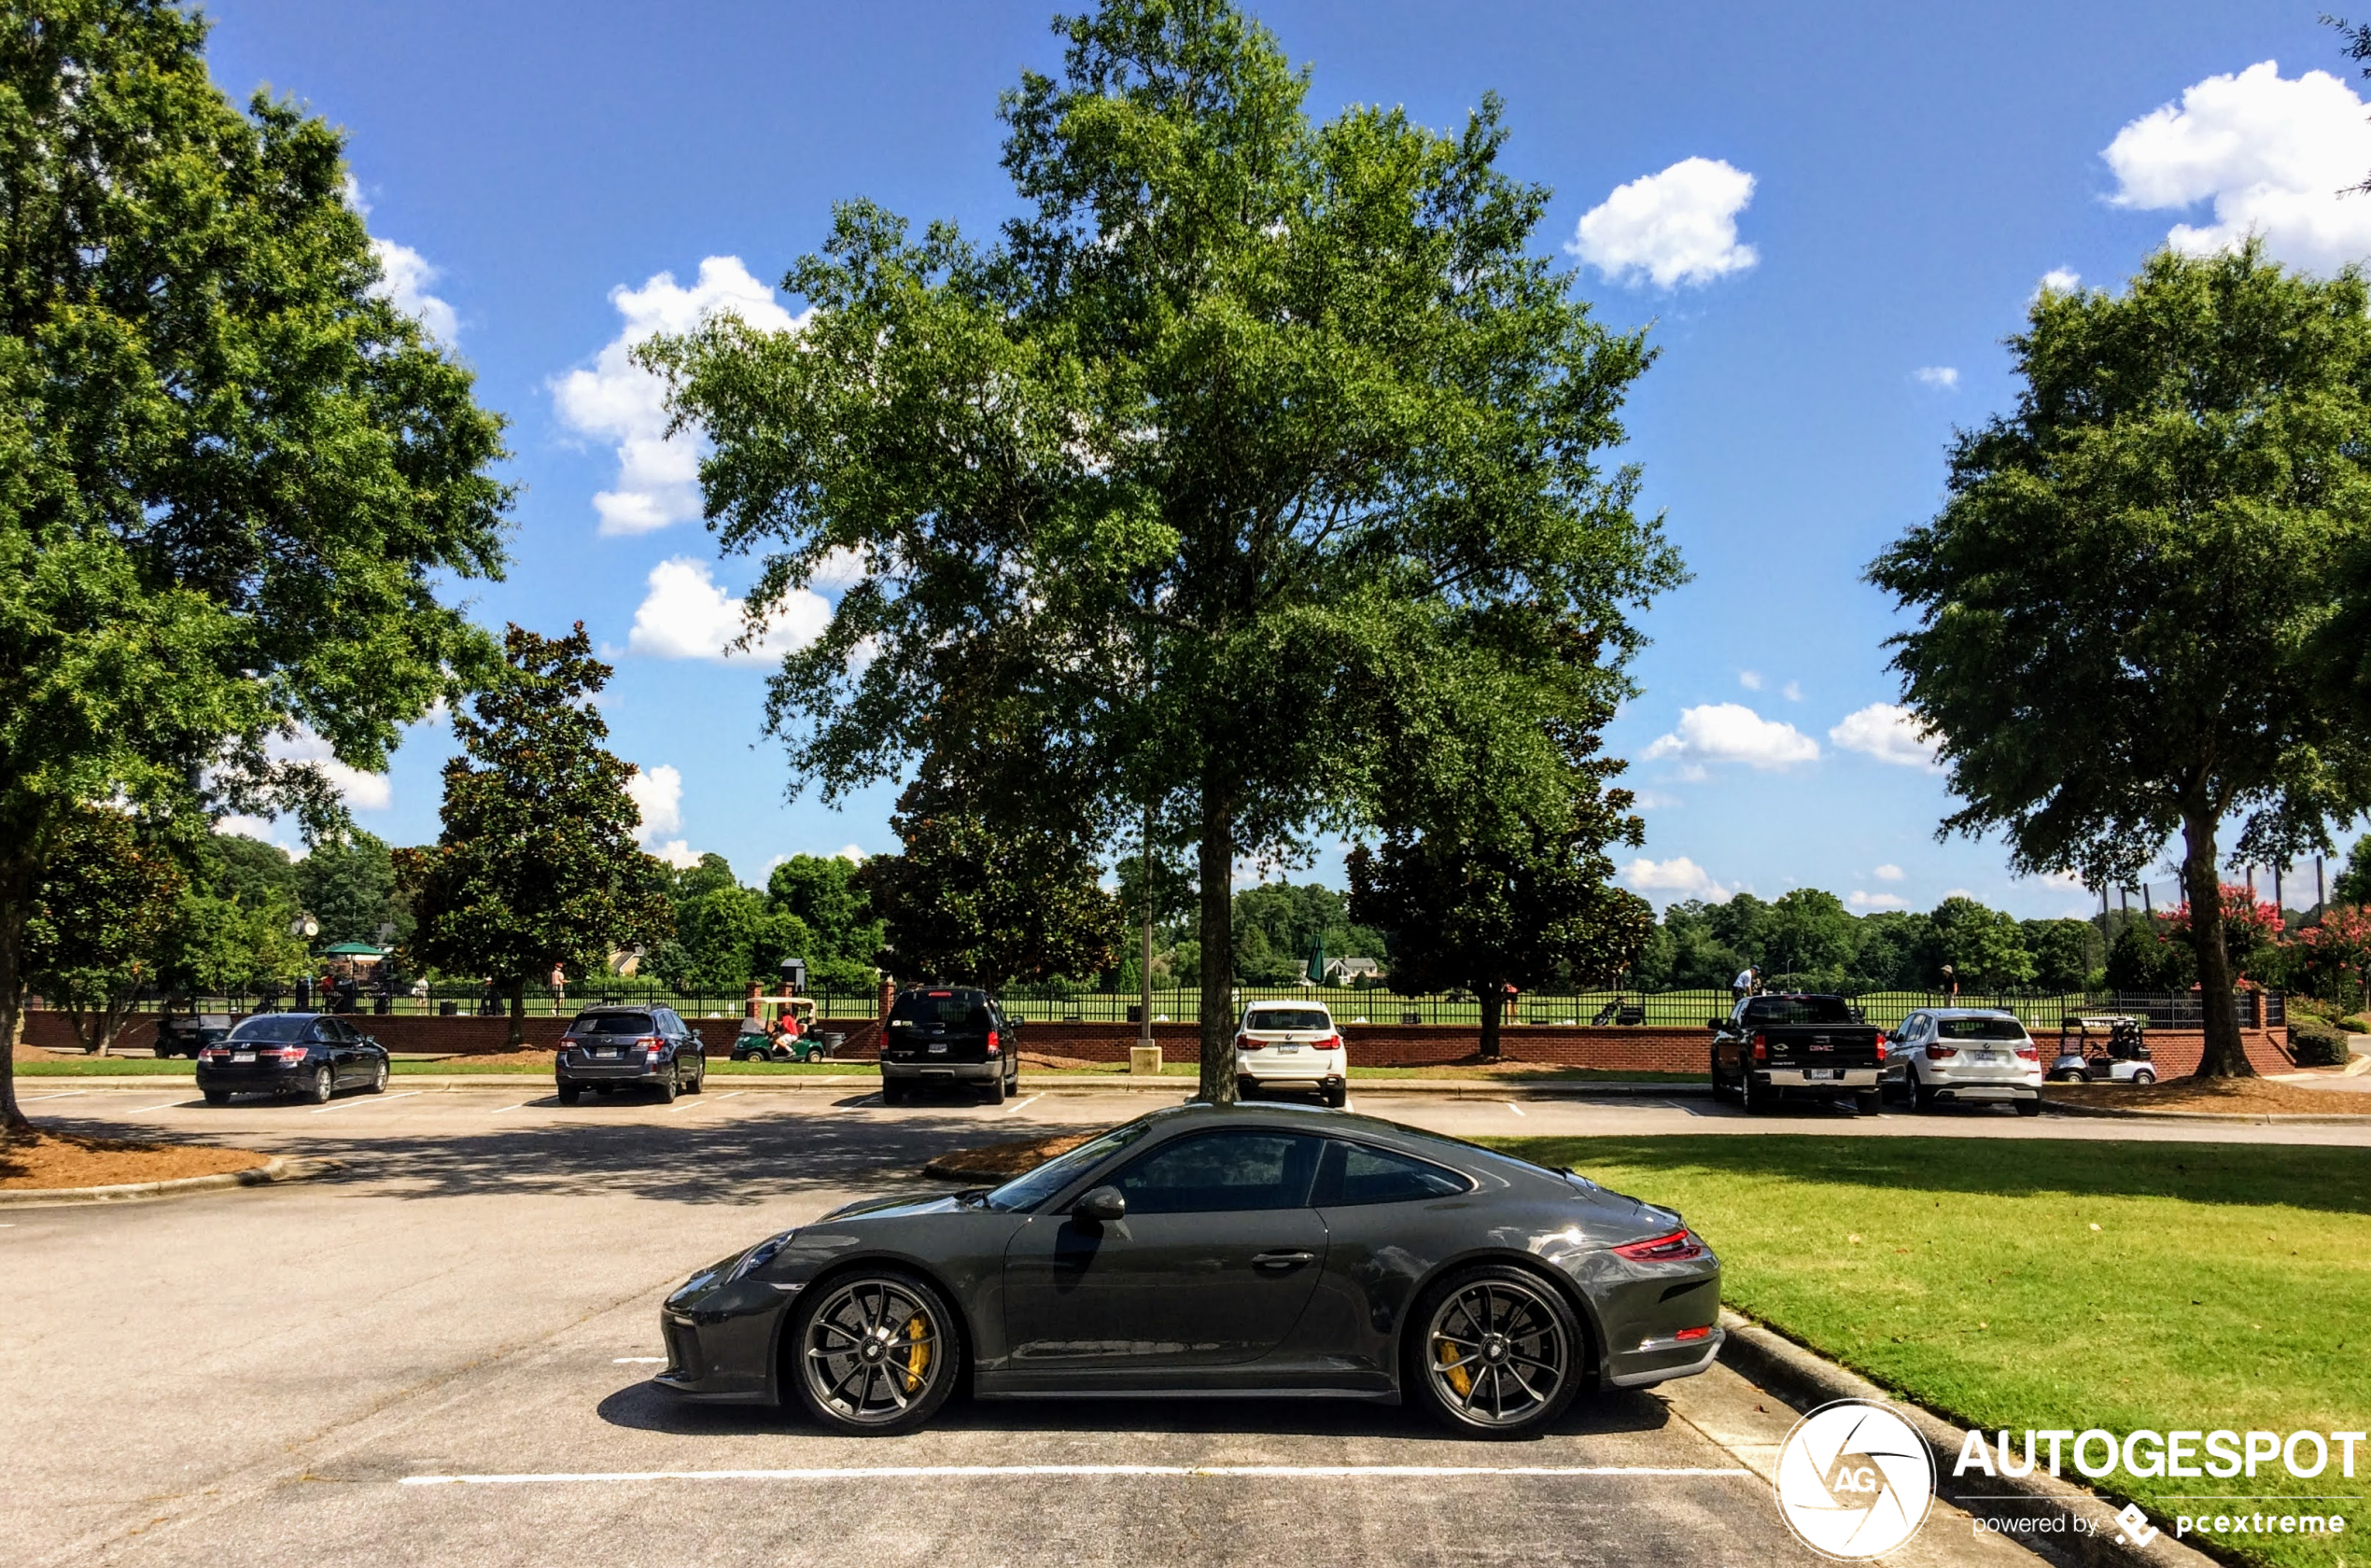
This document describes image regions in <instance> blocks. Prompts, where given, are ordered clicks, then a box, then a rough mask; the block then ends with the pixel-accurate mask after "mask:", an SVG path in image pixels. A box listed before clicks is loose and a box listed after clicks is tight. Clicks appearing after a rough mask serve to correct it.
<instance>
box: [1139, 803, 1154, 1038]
mask: <svg viewBox="0 0 2371 1568" xmlns="http://www.w3.org/2000/svg"><path fill="white" fill-rule="evenodd" d="M1143 879H1144V951H1143V964H1142V966H1141V969H1140V972H1139V973H1140V976H1141V978H1142V979H1143V987H1144V998H1143V1000H1144V1005H1143V1007H1141V1008H1139V1009H1138V1010H1137V1017H1138V1018H1139V1019H1140V1020H1142V1021H1141V1022H1139V1023H1138V1024H1137V1026H1136V1043H1137V1044H1139V1045H1143V1046H1145V1047H1147V1048H1149V1047H1150V1046H1151V1045H1152V1043H1153V808H1152V807H1151V806H1149V805H1147V806H1146V807H1145V808H1144V878H1143Z"/></svg>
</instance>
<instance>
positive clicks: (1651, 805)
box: [1631, 790, 1684, 811]
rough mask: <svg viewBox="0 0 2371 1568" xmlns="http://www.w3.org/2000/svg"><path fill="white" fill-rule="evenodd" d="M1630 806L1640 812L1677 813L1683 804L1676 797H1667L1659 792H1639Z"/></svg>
mask: <svg viewBox="0 0 2371 1568" xmlns="http://www.w3.org/2000/svg"><path fill="white" fill-rule="evenodd" d="M1631 804H1632V805H1635V806H1636V807H1637V808H1638V809H1639V810H1641V811H1677V810H1678V809H1679V807H1680V805H1682V804H1684V803H1682V802H1681V800H1680V798H1679V797H1678V796H1677V795H1667V794H1664V793H1663V791H1661V790H1641V791H1638V793H1637V795H1636V797H1635V798H1634V800H1633V801H1632V803H1631Z"/></svg>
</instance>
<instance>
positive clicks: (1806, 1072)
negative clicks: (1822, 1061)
mask: <svg viewBox="0 0 2371 1568" xmlns="http://www.w3.org/2000/svg"><path fill="white" fill-rule="evenodd" d="M1844 1075H1845V1070H1844V1069H1843V1068H1841V1067H1807V1068H1805V1069H1803V1076H1804V1077H1805V1078H1806V1079H1812V1078H1841V1077H1843V1076H1844Z"/></svg>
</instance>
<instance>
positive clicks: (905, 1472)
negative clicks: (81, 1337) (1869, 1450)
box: [396, 1464, 1753, 1486]
mask: <svg viewBox="0 0 2371 1568" xmlns="http://www.w3.org/2000/svg"><path fill="white" fill-rule="evenodd" d="M1752 1474H1753V1472H1752V1471H1750V1470H1748V1469H1747V1468H1746V1467H1745V1466H1744V1465H1742V1464H863V1465H846V1466H829V1467H826V1466H817V1467H815V1468H812V1469H798V1470H608V1471H560V1472H554V1473H551V1474H547V1475H540V1476H537V1475H526V1476H406V1477H403V1478H402V1479H401V1480H400V1481H398V1482H397V1483H396V1484H397V1485H399V1486H571V1485H585V1484H595V1485H598V1484H602V1483H609V1482H617V1481H904V1480H921V1479H933V1478H941V1477H944V1478H947V1479H950V1480H971V1479H990V1480H992V1479H996V1478H999V1477H1070V1476H1148V1477H1168V1476H1233V1477H1245V1478H1248V1479H1253V1480H1335V1479H1354V1480H1365V1479H1370V1478H1371V1479H1376V1480H1405V1479H1411V1478H1416V1479H1421V1478H1425V1477H1453V1476H1688V1477H1692V1476H1750V1475H1752Z"/></svg>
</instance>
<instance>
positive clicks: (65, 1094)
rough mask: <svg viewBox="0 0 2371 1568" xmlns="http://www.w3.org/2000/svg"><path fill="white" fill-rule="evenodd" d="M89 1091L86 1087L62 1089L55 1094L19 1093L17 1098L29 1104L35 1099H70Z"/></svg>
mask: <svg viewBox="0 0 2371 1568" xmlns="http://www.w3.org/2000/svg"><path fill="white" fill-rule="evenodd" d="M90 1092H91V1091H90V1090H88V1089H63V1090H61V1091H60V1092H58V1093H56V1094H46V1095H20V1096H18V1097H17V1098H18V1099H19V1101H20V1102H21V1103H23V1104H26V1105H30V1104H32V1103H33V1102H34V1101H35V1100H36V1099H73V1098H74V1097H75V1096H76V1095H78V1094H89V1093H90Z"/></svg>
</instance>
